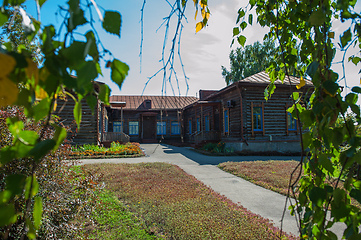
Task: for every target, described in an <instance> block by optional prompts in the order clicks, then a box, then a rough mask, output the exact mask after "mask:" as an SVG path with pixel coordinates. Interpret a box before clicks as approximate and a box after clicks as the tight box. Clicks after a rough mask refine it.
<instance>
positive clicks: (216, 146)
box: [202, 141, 233, 153]
mask: <svg viewBox="0 0 361 240" xmlns="http://www.w3.org/2000/svg"><path fill="white" fill-rule="evenodd" d="M202 149H203V150H206V151H209V152H211V153H231V152H233V151H232V149H228V148H226V147H225V143H224V142H222V141H221V142H218V143H207V144H205V145H204V146H203V147H202Z"/></svg>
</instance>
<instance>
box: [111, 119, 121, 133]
mask: <svg viewBox="0 0 361 240" xmlns="http://www.w3.org/2000/svg"><path fill="white" fill-rule="evenodd" d="M121 131H122V122H121V121H114V122H113V132H121Z"/></svg>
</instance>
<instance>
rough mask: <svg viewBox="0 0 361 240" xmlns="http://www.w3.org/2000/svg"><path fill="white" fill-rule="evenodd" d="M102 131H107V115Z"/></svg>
mask: <svg viewBox="0 0 361 240" xmlns="http://www.w3.org/2000/svg"><path fill="white" fill-rule="evenodd" d="M104 132H108V117H106V118H105V126H104Z"/></svg>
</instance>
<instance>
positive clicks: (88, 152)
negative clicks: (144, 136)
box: [71, 142, 144, 159]
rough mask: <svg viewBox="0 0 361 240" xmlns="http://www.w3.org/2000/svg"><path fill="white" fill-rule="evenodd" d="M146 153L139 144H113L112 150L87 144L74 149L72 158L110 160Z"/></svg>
mask: <svg viewBox="0 0 361 240" xmlns="http://www.w3.org/2000/svg"><path fill="white" fill-rule="evenodd" d="M143 155H144V153H143V151H142V150H141V149H140V147H139V143H126V144H120V143H119V142H112V143H111V146H110V148H105V147H101V146H98V145H93V144H85V145H83V146H79V147H73V149H72V152H71V156H72V157H73V158H76V159H83V158H109V157H138V156H143Z"/></svg>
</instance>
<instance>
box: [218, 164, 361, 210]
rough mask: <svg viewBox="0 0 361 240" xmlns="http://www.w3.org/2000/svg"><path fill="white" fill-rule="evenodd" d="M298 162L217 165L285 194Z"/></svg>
mask: <svg viewBox="0 0 361 240" xmlns="http://www.w3.org/2000/svg"><path fill="white" fill-rule="evenodd" d="M298 164H299V162H298V161H295V160H290V161H272V160H270V161H249V162H248V161H247V162H224V163H220V164H219V165H218V167H219V168H220V169H222V170H224V171H226V172H229V173H231V174H233V175H235V176H238V177H241V178H243V179H246V180H248V181H250V182H252V183H254V184H257V185H258V186H261V187H264V188H267V189H269V190H272V191H275V192H278V193H280V194H283V195H287V194H288V187H289V181H290V176H291V173H292V172H293V170H294V169H295V167H296V166H297V165H298ZM339 171H340V170H339ZM301 176H303V171H302V173H301ZM295 179H296V176H294V179H292V182H294V181H295ZM336 180H337V179H336V178H334V179H333V180H332V179H331V180H329V184H332V183H333V182H335V181H336ZM296 183H297V182H296ZM340 189H343V187H342V186H340ZM296 196H298V192H296ZM350 201H351V204H352V205H353V206H356V207H358V208H361V205H360V203H359V202H358V201H357V200H355V199H354V198H351V200H350Z"/></svg>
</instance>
